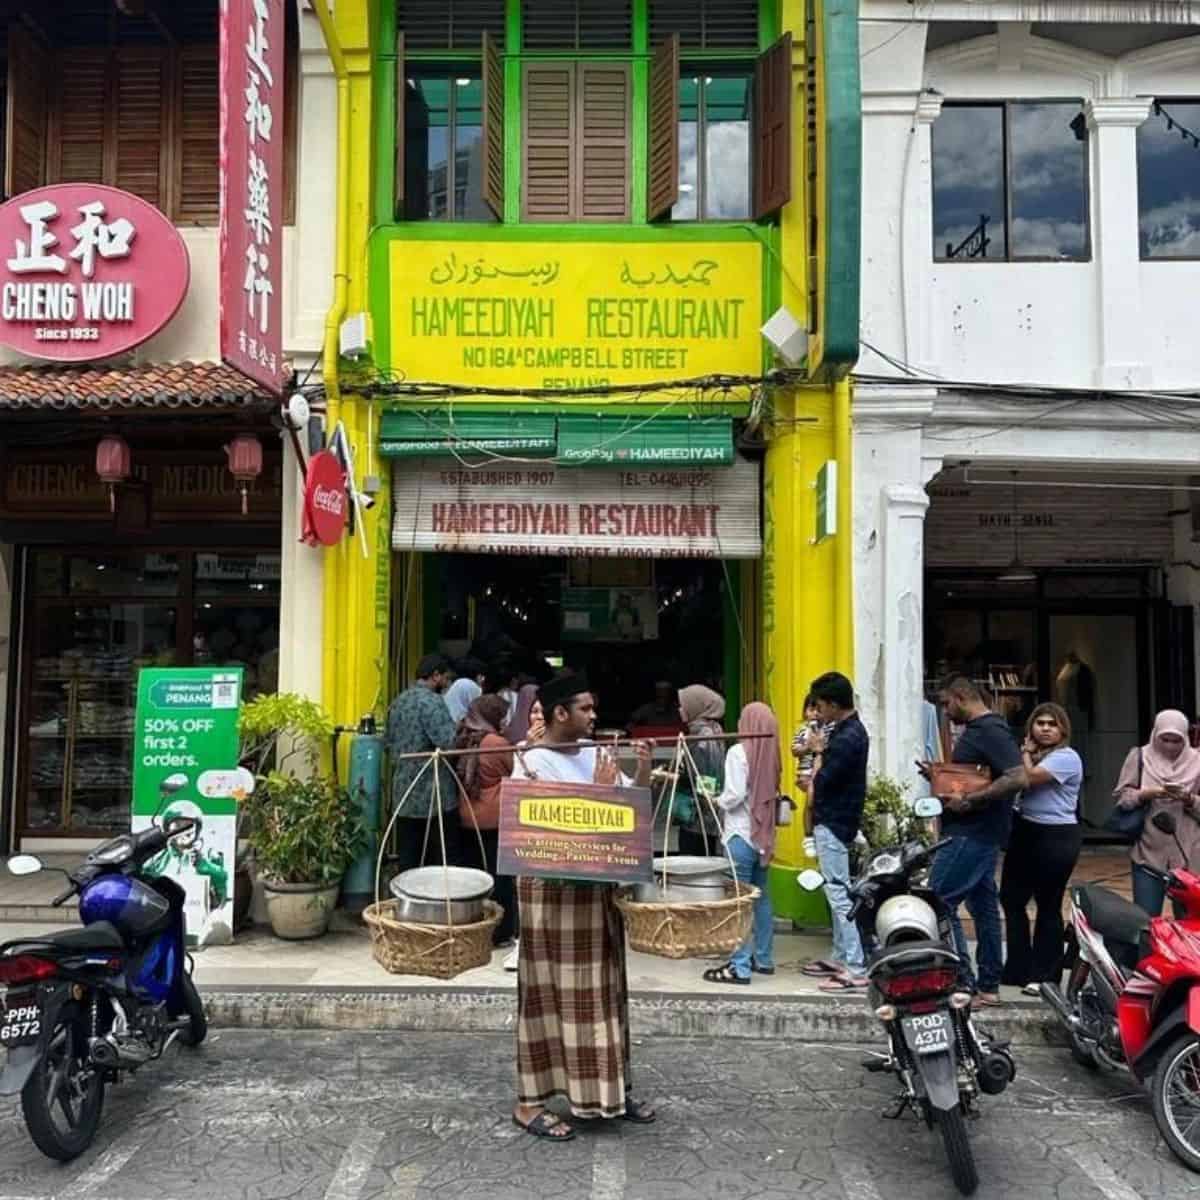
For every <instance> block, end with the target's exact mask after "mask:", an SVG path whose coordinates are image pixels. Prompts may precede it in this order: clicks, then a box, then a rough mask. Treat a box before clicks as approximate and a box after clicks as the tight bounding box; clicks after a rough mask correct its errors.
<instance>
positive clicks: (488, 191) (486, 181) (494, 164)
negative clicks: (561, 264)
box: [483, 33, 504, 221]
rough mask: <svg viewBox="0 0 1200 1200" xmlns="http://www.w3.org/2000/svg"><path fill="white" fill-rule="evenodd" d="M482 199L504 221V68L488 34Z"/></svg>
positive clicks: (485, 51)
mask: <svg viewBox="0 0 1200 1200" xmlns="http://www.w3.org/2000/svg"><path fill="white" fill-rule="evenodd" d="M483 199H484V201H485V202H486V204H487V206H488V208H490V209H491V210H492V215H493V216H494V217H495V218H496V220H497V221H503V220H504V64H503V63H502V62H501V61H500V52H499V51H498V50H497V49H496V42H495V39H494V38H493V37H492V36H491V34H488V33H485V34H484V35H483Z"/></svg>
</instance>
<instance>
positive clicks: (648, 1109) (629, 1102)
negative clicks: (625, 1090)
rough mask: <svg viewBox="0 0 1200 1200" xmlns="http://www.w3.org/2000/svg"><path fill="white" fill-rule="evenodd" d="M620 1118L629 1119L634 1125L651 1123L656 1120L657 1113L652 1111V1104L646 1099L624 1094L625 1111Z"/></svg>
mask: <svg viewBox="0 0 1200 1200" xmlns="http://www.w3.org/2000/svg"><path fill="white" fill-rule="evenodd" d="M621 1119H622V1120H623V1121H630V1122H632V1123H633V1124H634V1125H653V1124H654V1122H655V1121H657V1120H658V1113H656V1112H655V1111H654V1106H653V1105H652V1104H650V1103H648V1102H647V1101H645V1100H635V1099H634V1098H633V1097H632V1096H626V1097H625V1112H624V1113H623V1114H622V1117H621Z"/></svg>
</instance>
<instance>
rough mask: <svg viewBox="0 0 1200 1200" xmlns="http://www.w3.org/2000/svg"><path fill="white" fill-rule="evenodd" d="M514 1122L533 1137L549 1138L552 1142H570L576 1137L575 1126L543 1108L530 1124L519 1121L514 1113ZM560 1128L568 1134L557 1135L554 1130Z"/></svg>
mask: <svg viewBox="0 0 1200 1200" xmlns="http://www.w3.org/2000/svg"><path fill="white" fill-rule="evenodd" d="M512 1120H513V1124H514V1125H515V1126H516V1127H517V1128H518V1129H523V1130H524V1131H525V1132H526V1133H528V1134H529V1135H530V1136H532V1137H536V1138H549V1139H550V1141H552V1142H569V1141H571V1140H572V1139H573V1138H574V1137H575V1126H574V1125H572V1124H571V1122H570V1121H564V1120H563V1119H562V1117H560V1116H559V1115H558V1114H557V1113H552V1112H550V1110H549V1109H545V1108H543V1109H542V1111H541V1112H540V1113H538V1115H537V1116H536V1117H534V1118H533V1120H532V1121H530V1122H528V1124H527V1123H526V1122H524V1121H522V1120H519V1119H518V1117H517V1115H516V1113H513V1119H512ZM560 1126H562V1127H563V1128H565V1129H566V1131H567V1132H566V1133H555V1132H554V1130H556V1129H558V1128H559V1127H560Z"/></svg>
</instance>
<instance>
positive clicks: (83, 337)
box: [0, 183, 191, 362]
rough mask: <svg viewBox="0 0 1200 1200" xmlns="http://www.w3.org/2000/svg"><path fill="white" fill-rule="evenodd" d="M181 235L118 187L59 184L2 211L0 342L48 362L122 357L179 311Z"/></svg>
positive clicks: (183, 286) (186, 274)
mask: <svg viewBox="0 0 1200 1200" xmlns="http://www.w3.org/2000/svg"><path fill="white" fill-rule="evenodd" d="M190 273H191V268H190V265H189V261H188V252H187V247H186V246H185V245H184V243H183V238H181V237H180V236H179V231H178V230H177V229H176V228H175V226H174V225H172V224H171V222H170V221H168V220H167V218H166V217H165V216H163V214H162V213H160V212H159V211H158V209H156V208H154V207H153V205H150V204H147V203H146V201H145V200H142V199H141V198H140V197H138V196H134V195H131V194H130V193H129V192H123V191H121V190H119V189H118V188H111V187H104V186H102V185H101V184H95V183H63V184H56V185H55V186H53V187H44V188H36V189H34V190H33V191H31V192H25V193H24V194H23V195H20V196H17V197H16V198H15V199H13V200H10V201H9V202H8V203H7V204H4V205H2V206H0V342H3V343H4V345H6V346H11V347H12V348H13V349H14V350H19V351H21V353H22V354H28V355H31V356H32V357H34V358H44V359H49V360H52V361H54V362H86V361H88V360H89V359H95V358H108V357H110V356H111V355H114V354H122V353H124V352H125V351H126V350H131V349H132V348H133V347H134V346H138V345H140V344H141V343H142V342H144V341H146V340H147V339H149V338H152V337H153V336H154V335H155V334H156V333H158V331H159V330H160V329H162V328H163V326H164V325H166V324H167V322H168V321H170V319H171V318H172V317H173V316H174V315H175V314H176V312H178V311H179V306H180V305H181V304H182V303H183V298H184V296H186V295H187V290H188V280H189V278H190Z"/></svg>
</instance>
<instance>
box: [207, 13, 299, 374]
mask: <svg viewBox="0 0 1200 1200" xmlns="http://www.w3.org/2000/svg"><path fill="white" fill-rule="evenodd" d="M283 44H284V7H283V0H228V2H227V3H226V4H223V5H222V9H221V357H222V358H223V359H224V360H225V361H226V362H227V363H230V364H231V365H232V366H235V367H237V368H238V370H240V371H242V372H243V373H244V374H246V375H248V376H250V378H251V379H254V380H257V381H258V382H259V383H261V384H262V385H263V386H264V387H265V388H266V389H267V390H269V391H271V392H274V393H276V394H279V393H280V392H282V390H283V375H284V365H283V313H282V309H281V294H282V293H281V267H282V255H283V229H282V208H283V125H284V121H283V105H284V99H283V96H284V92H283V72H284V56H283Z"/></svg>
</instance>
